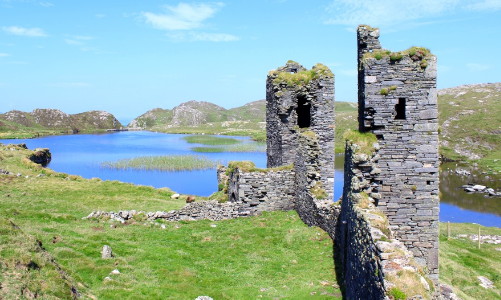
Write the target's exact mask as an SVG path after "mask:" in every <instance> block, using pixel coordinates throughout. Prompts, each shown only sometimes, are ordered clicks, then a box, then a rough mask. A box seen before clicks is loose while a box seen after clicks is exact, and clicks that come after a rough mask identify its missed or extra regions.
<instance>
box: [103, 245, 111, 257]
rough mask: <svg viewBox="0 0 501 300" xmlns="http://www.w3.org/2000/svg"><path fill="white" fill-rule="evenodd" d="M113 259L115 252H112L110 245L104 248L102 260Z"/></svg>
mask: <svg viewBox="0 0 501 300" xmlns="http://www.w3.org/2000/svg"><path fill="white" fill-rule="evenodd" d="M112 257H113V252H112V250H111V247H110V246H108V245H104V246H103V251H102V252H101V258H103V259H108V258H112Z"/></svg>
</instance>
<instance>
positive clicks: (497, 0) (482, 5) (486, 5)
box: [466, 0, 501, 11]
mask: <svg viewBox="0 0 501 300" xmlns="http://www.w3.org/2000/svg"><path fill="white" fill-rule="evenodd" d="M466 9H469V10H478V11H484V10H486V11H495V10H500V9H501V0H484V1H480V2H477V3H472V4H469V5H466Z"/></svg>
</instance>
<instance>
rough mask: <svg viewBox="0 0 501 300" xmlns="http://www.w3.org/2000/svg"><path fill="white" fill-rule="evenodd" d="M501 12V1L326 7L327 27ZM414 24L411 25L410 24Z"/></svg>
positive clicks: (350, 1)
mask: <svg viewBox="0 0 501 300" xmlns="http://www.w3.org/2000/svg"><path fill="white" fill-rule="evenodd" d="M472 10H475V11H493V10H494V11H495V10H501V0H482V1H475V0H440V1H437V0H420V1H407V2H405V3H403V2H402V1H401V0H333V1H331V3H330V4H329V5H328V6H327V7H326V9H325V11H326V13H327V15H328V17H327V18H326V19H325V21H324V23H326V24H338V25H347V26H350V27H352V28H353V27H354V26H356V25H359V24H369V25H373V26H378V27H385V26H393V25H406V26H410V25H417V24H428V23H434V22H436V21H431V20H430V19H433V18H437V17H440V16H443V15H446V14H453V13H455V12H457V11H472ZM409 24H410V25H409Z"/></svg>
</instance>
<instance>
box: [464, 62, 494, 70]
mask: <svg viewBox="0 0 501 300" xmlns="http://www.w3.org/2000/svg"><path fill="white" fill-rule="evenodd" d="M466 66H467V67H468V69H470V71H474V72H481V71H486V70H489V69H491V68H492V66H490V65H486V64H477V63H469V64H466Z"/></svg>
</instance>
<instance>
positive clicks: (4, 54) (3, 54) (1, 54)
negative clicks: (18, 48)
mask: <svg viewBox="0 0 501 300" xmlns="http://www.w3.org/2000/svg"><path fill="white" fill-rule="evenodd" d="M7 56H10V54H9V53H0V57H7Z"/></svg>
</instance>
